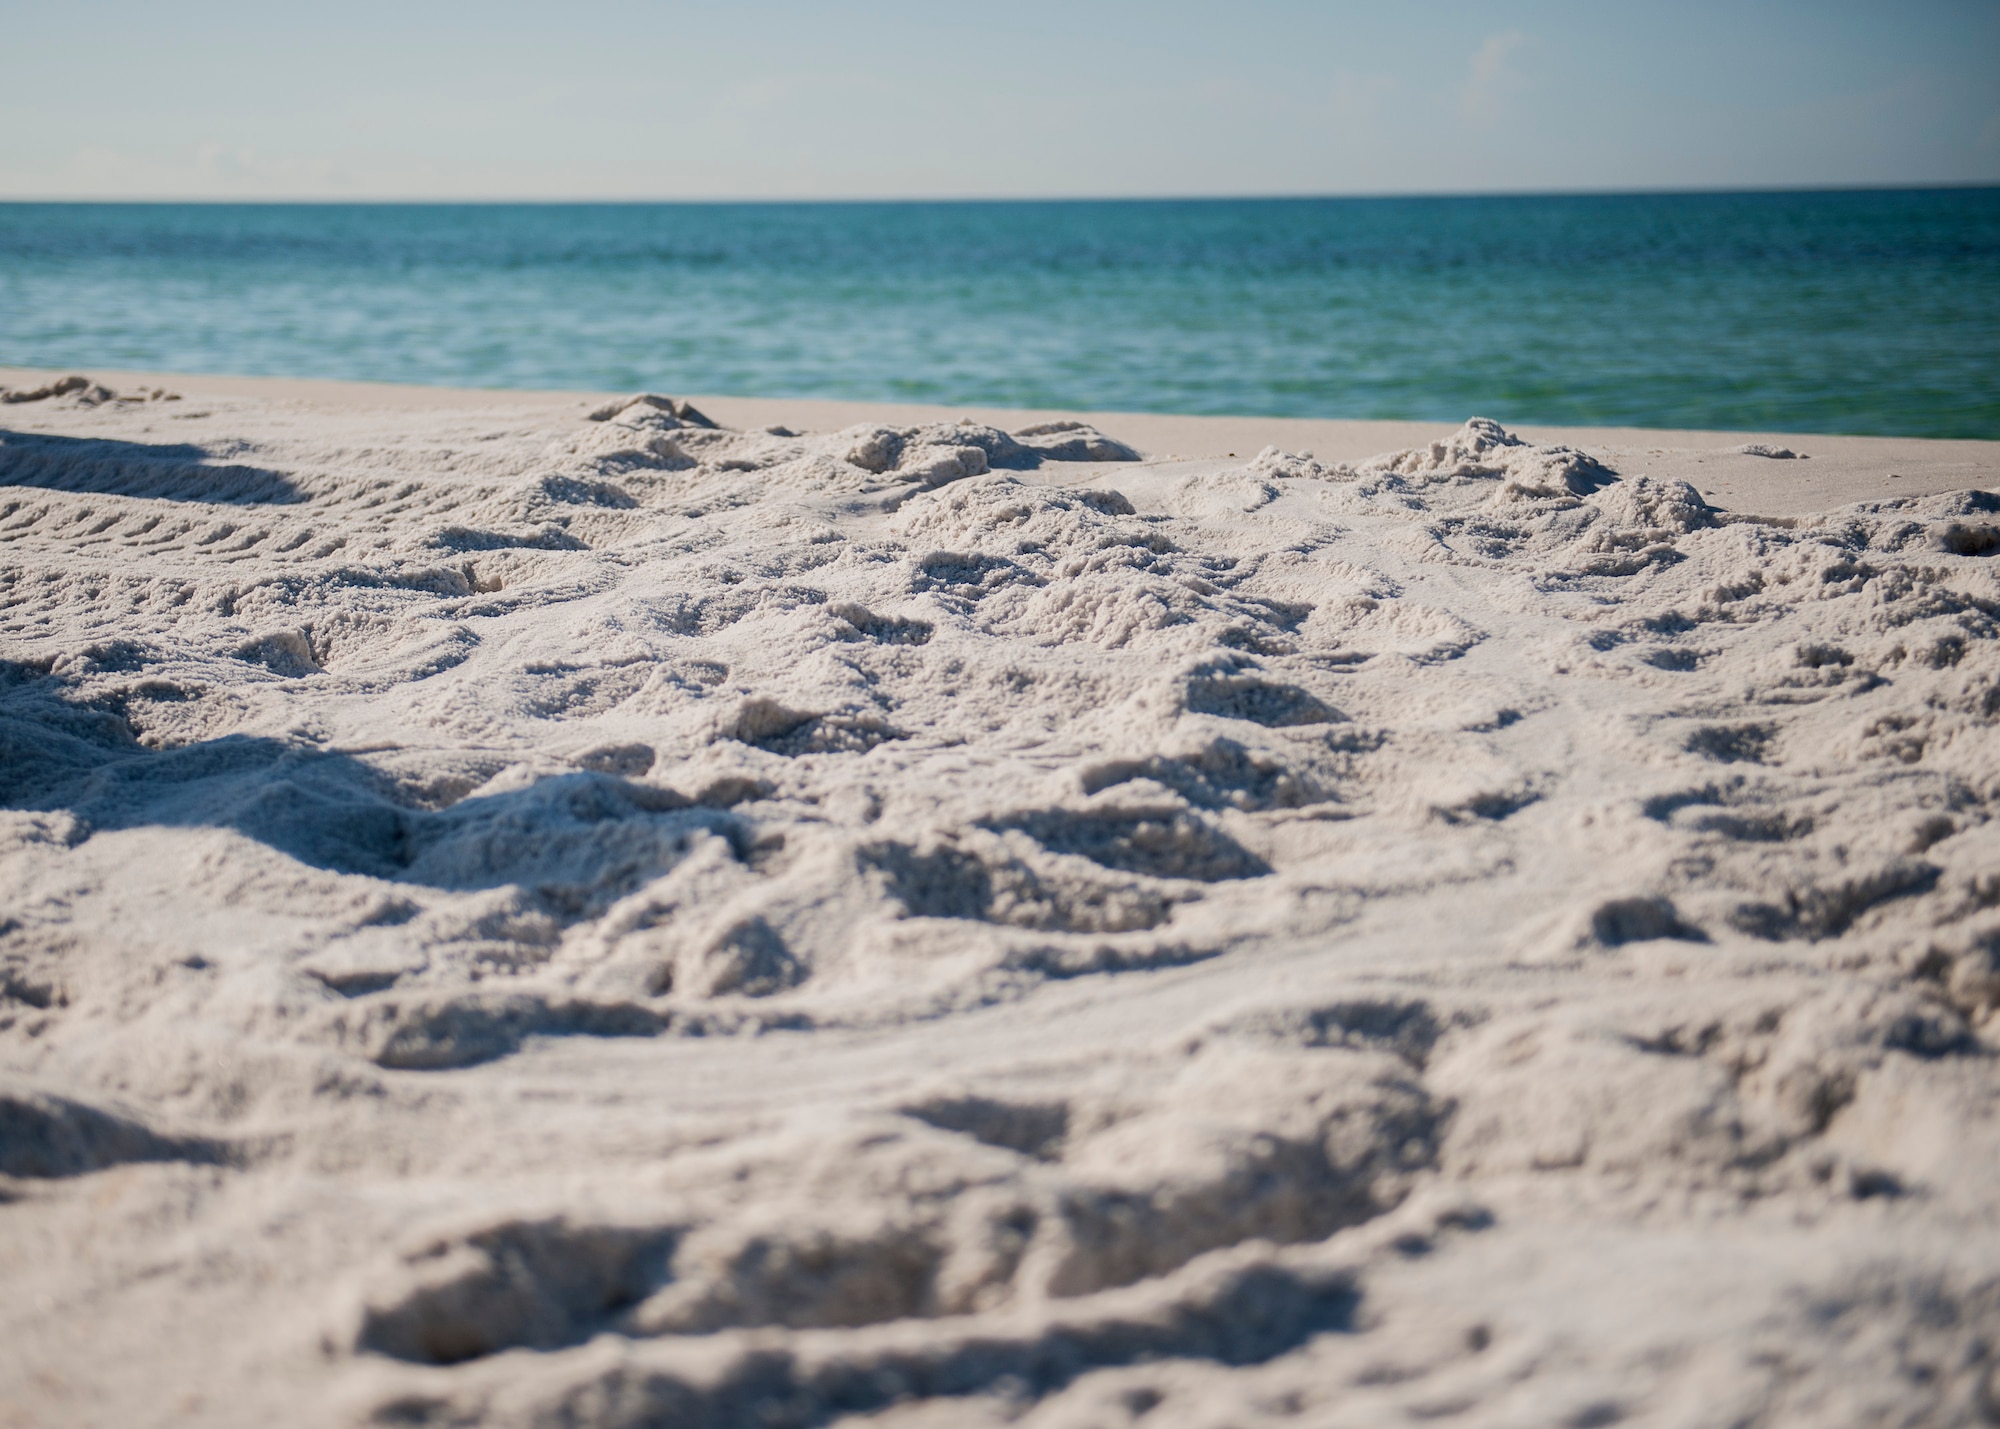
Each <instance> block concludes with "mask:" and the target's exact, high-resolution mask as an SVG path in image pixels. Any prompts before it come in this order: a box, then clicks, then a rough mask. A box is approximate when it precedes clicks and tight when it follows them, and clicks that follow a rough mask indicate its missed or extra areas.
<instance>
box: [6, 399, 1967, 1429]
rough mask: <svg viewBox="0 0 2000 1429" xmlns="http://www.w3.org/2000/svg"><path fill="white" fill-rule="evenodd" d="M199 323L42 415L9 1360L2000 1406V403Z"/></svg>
mask: <svg viewBox="0 0 2000 1429" xmlns="http://www.w3.org/2000/svg"><path fill="white" fill-rule="evenodd" d="M100 376H103V377H104V379H105V381H106V382H107V383H108V384H109V386H110V387H111V388H115V389H116V390H118V391H120V392H123V393H125V394H127V395H128V396H131V395H136V393H137V390H138V389H139V388H141V387H157V386H159V385H160V383H161V381H162V380H163V379H143V378H139V377H136V376H132V375H115V376H106V375H104V374H100ZM41 380H43V378H42V377H41V376H35V375H31V374H21V373H12V374H0V383H7V384H10V385H12V386H13V387H15V388H16V389H20V388H24V387H32V386H34V385H36V384H37V383H39V382H40V381H41ZM173 386H174V388H175V390H176V391H178V392H180V393H181V394H182V397H181V400H179V401H166V400H152V401H145V400H133V401H123V402H121V401H110V400H101V399H102V398H103V396H104V395H105V389H102V388H98V389H85V390H84V391H82V392H70V393H66V394H61V395H56V396H51V397H45V398H42V399H40V400H34V401H20V402H12V403H9V404H8V405H4V406H0V543H4V545H0V550H4V553H5V554H4V558H0V609H3V610H4V616H0V620H4V625H0V631H3V632H4V645H0V861H4V862H0V867H4V879H0V894H4V898H5V902H4V905H0V1069H4V1070H0V1172H4V1173H5V1175H4V1176H0V1285H4V1287H5V1291H6V1293H5V1294H4V1296H0V1425H6V1426H15V1425H105V1426H112V1425H116V1426H134V1425H150V1424H169V1423H173V1424H179V1423H213V1424H231V1425H234V1424H241V1425H274V1424H285V1425H306V1426H313V1425H332V1424H350V1423H380V1424H397V1425H402V1424H419V1425H462V1424H496V1425H510V1426H511V1425H538V1426H540V1425H548V1426H556V1425H619V1426H637V1425H672V1426H708V1425H714V1426H734V1425H752V1424H754V1425H767V1426H780V1425H785V1426H790V1425H799V1426H804V1425H822V1424H832V1423H843V1424H853V1425H858V1424H863V1423H866V1424H869V1425H880V1426H900V1427H901V1429H910V1426H920V1425H921V1426H946V1425H950V1426H981V1425H997V1424H1001V1423H1012V1424H1019V1425H1027V1426H1034V1429H1054V1426H1079V1429H1080V1426H1100V1425H1125V1424H1132V1423H1143V1424H1145V1425H1147V1426H1161V1425H1171V1426H1182V1425H1186V1426H1204V1427H1205V1429H1221V1426H1250V1425H1266V1424H1300V1425H1306V1424H1310V1425H1314V1426H1321V1425H1336V1426H1347V1425H1351V1426H1368V1425H1382V1424H1395V1423H1405V1422H1414V1421H1425V1422H1433V1421H1434V1422H1443V1423H1450V1424H1476V1425H1509V1426H1512V1425H1519V1426H1540V1425H1572V1426H1586V1425H1609V1424H1614V1423H1616V1424H1646V1425H1677V1426H1680V1425H1684V1426H1689V1427H1690V1429H1693V1427H1694V1426H1709V1425H1718V1424H1741V1425H1760V1426H1763V1425H1799V1426H1804V1425H1847V1424H1855V1425H1859V1424H1895V1425H1917V1424H1925V1425H1929V1424H1971V1423H1979V1422H1990V1421H1991V1419H1992V1418H1993V1417H1994V1416H1995V1415H1996V1414H2000V1368H1996V1366H2000V1219H1997V1218H1996V1211H2000V1192H1996V1189H1995V1172H1996V1170H2000V1125H1996V1121H1995V1103H1996V1092H2000V1076H1996V1072H1995V1067H1994V1062H1993V1060H1992V1051H1993V1049H1992V1046H1991V1043H1990V1041H1989V1040H1988V1035H1989V1033H1990V1032H1991V1031H1992V1030H1993V1029H1994V1028H1995V1026H1996V1025H2000V1024H1995V1023H1993V1022H1992V1020H1991V1019H1992V1017H1993V1014H1994V1010H1995V1006H1996V1004H1997V1003H2000V823H1996V822H1995V820H1994V817H1993V816H1994V814H1995V811H1996V810H2000V734H1996V724H2000V641H1996V634H2000V561H1996V560H1995V559H1994V556H1995V554H1996V552H2000V499H1996V498H1995V497H1994V496H1992V495H1990V494H1985V493H1984V492H1981V491H1979V490H1977V489H1972V488H1978V487H1982V486H1984V487H1989V488H1993V487H2000V450H1996V446H1995V445H1994V444H1983V443H1971V442H1957V443H1924V442H1914V441H1876V442H1871V441H1868V440H1864V439H1853V438H1850V439H1833V438H1820V437H1791V436H1783V435H1782V434H1778V435H1760V436H1745V435H1743V434H1733V435H1727V436H1725V435H1719V434H1690V433H1637V432H1617V433H1569V434H1558V433H1549V432H1543V431H1540V430H1535V431H1531V432H1528V433H1525V434H1524V435H1526V436H1528V437H1530V438H1532V439H1533V443H1542V444H1541V445H1536V444H1533V443H1531V442H1521V443H1518V444H1515V443H1512V442H1510V439H1508V438H1506V437H1505V436H1503V435H1502V434H1501V433H1499V431H1498V429H1496V428H1493V427H1491V426H1490V425H1488V426H1479V425H1472V426H1468V427H1467V428H1466V429H1465V430H1463V431H1461V432H1460V433H1458V434H1456V435H1455V436H1452V435H1449V434H1447V433H1444V432H1442V431H1433V430H1431V429H1428V428H1415V427H1401V426H1396V425H1392V424H1364V423H1354V424H1342V423H1299V422H1279V421H1261V420H1250V419H1240V420H1239V419H1175V418H1111V417H1103V418H1099V419H1096V420H1097V423H1098V425H1099V426H1101V427H1102V428H1103V429H1104V431H1105V432H1106V433H1108V439H1107V438H1106V437H1104V436H1100V435H1098V434H1097V433H1096V432H1094V431H1092V430H1090V429H1087V428H1085V429H1076V428H1067V429H1060V430H1054V431H1041V432H1034V431H1028V432H1026V433H1025V434H1023V435H1021V436H1019V437H1018V439H1016V438H1010V437H1008V436H1006V435H1004V434H1003V433H1002V432H1001V431H999V430H996V429H995V428H994V427H992V426H952V425H948V424H945V423H943V422H941V421H937V420H935V418H936V416H937V415H938V414H935V413H907V412H906V413H900V414H899V413H895V412H892V411H888V410H886V409H879V408H878V409H865V410H864V409H857V408H852V407H843V406H840V405H838V404H828V403H807V402H793V403H783V402H750V401H725V400H720V399H717V400H714V401H713V402H712V403H711V402H710V401H707V400H698V401H697V403H696V405H697V406H699V407H701V408H703V409H704V410H706V411H708V412H709V414H710V415H711V416H713V417H714V418H716V419H717V420H720V421H723V422H726V423H729V424H731V425H732V426H737V427H742V428H746V429H747V430H740V431H730V430H713V429H708V428H703V427H698V426H690V425H686V424H684V423H683V422H681V421H680V420H679V419H677V418H676V417H674V416H673V415H671V413H670V412H669V411H667V410H662V409H661V408H660V407H658V406H649V405H646V404H639V405H637V406H632V407H627V408H625V409H624V410H623V411H622V412H619V413H617V414H615V415H610V416H608V418H607V419H605V420H590V419H589V417H588V416H587V415H586V414H587V413H588V411H589V409H590V408H591V407H592V406H594V405H595V403H594V402H593V401H591V400H586V399H582V398H579V397H577V396H575V395H572V394H539V395H531V394H463V393H460V394H449V393H436V392H430V393H414V392H412V391H409V390H407V389H368V388H359V387H340V386H336V385H334V384H276V383H255V382H235V383H231V382H227V381H221V380H217V379H197V378H188V379H179V380H177V381H175V382H174V383H173ZM613 405H615V404H613ZM954 415H955V414H954ZM971 415H973V416H974V417H975V418H977V419H981V420H986V421H999V422H1000V423H1001V425H1004V426H1006V427H1008V428H1009V429H1012V430H1014V431H1016V432H1021V430H1022V429H1023V428H1024V427H1032V426H1033V425H1034V422H1033V420H1032V419H1030V418H1027V417H1024V416H1022V415H1021V414H1007V415H1006V416H1005V417H1004V419H1002V418H1001V417H999V416H998V414H986V413H973V414H971ZM864 418H866V420H864ZM917 418H922V419H923V420H922V421H918V420H916V419H917ZM885 421H886V422H890V423H892V425H883V423H884V422H885ZM779 422H789V423H790V424H791V426H792V427H794V428H796V429H798V430H800V431H806V430H808V429H810V430H812V431H813V432H815V433H816V434H815V435H809V436H796V437H795V436H790V435H783V434H771V433H767V432H762V431H759V430H756V428H759V427H762V426H766V425H773V424H776V423H779ZM831 428H845V430H838V431H833V430H829V429H831ZM1432 438H1437V439H1438V440H1437V441H1436V444H1431V439H1432ZM1558 438H1561V439H1564V440H1567V441H1569V442H1571V443H1572V444H1573V445H1574V447H1577V448H1581V450H1572V449H1565V448H1561V447H1555V446H1551V445H1548V443H1550V442H1552V441H1554V440H1557V439H1558ZM1121 440H1122V441H1125V442H1130V443H1132V444H1133V445H1134V446H1135V447H1136V448H1137V449H1138V450H1139V451H1142V452H1144V453H1146V454H1147V455H1146V458H1145V459H1144V460H1131V459H1126V460H1112V459H1111V458H1118V457H1127V456H1130V455H1132V454H1131V453H1127V452H1123V451H1120V450H1119V449H1118V447H1117V445H1116V442H1117V441H1121ZM1267 442H1268V443H1271V444H1273V445H1274V446H1277V447H1282V448H1284V449H1285V450H1284V451H1278V450H1272V451H1265V452H1263V453H1262V454H1261V455H1258V452H1259V449H1260V448H1261V447H1262V446H1263V445H1264V444H1265V443H1267ZM1419 443H1422V445H1419ZM1746 444H1751V445H1760V446H1764V447H1767V448H1778V447H1786V448H1790V449H1791V450H1792V451H1795V452H1798V453H1800V454H1801V456H1800V457H1793V458H1787V457H1778V456H1769V455H1758V454H1755V453H1752V452H1744V451H1738V450H1732V449H1733V448H1740V447H1742V446H1744V445H1746ZM1395 447H1403V448H1413V449H1410V450H1404V451H1402V452H1400V454H1397V453H1392V454H1391V455H1388V456H1383V457H1379V458H1376V459H1373V460H1363V459H1362V458H1364V457H1365V456H1366V455H1367V453H1368V452H1371V451H1380V450H1382V449H1384V448H1395ZM1303 448H1310V449H1311V450H1312V451H1313V452H1314V453H1316V459H1315V458H1309V457H1306V456H1303V455H1300V454H1298V453H1299V452H1300V451H1301V449H1303ZM1232 451H1233V452H1234V453H1235V455H1233V456H1232V455H1230V454H1229V453H1230V452H1232ZM1176 453H1179V454H1180V455H1179V456H1176V455H1175V454H1176ZM1287 453H1290V454H1287ZM1892 473H1894V475H1893V476H1892ZM1690 481H1691V482H1692V483H1693V485H1692V486H1690V485H1685V484H1683V482H1690ZM1697 488H1698V490H1697ZM1702 494H1706V495H1707V496H1708V497H1709V502H1708V503H1705V502H1704V501H1703V499H1702ZM1855 502H1858V503H1860V504H1844V503H1855ZM1718 508H1720V509H1718Z"/></svg>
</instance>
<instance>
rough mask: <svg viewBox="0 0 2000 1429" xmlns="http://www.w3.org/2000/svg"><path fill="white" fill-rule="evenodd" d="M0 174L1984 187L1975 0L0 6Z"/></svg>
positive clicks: (20, 193)
mask: <svg viewBox="0 0 2000 1429" xmlns="http://www.w3.org/2000/svg"><path fill="white" fill-rule="evenodd" d="M5 33H6V42H5V44H4V45H0V198H167V199H173V198H186V199H195V198H244V199H266V198H318V199H343V198H352V199H361V198H390V199H456V198H467V199H479V198H521V199H587V198H610V199H682V198H685V199H708V198H753V199H763V198H873V197H887V198H902V197H910V198H922V197H1016V196H1019V197H1033V196H1052V197H1067V196H1139V195H1197V194H1215V195H1233V194H1327V193H1425V192H1495V191H1510V190H1547V189H1601V188H1612V189H1620V188H1624V189H1629V188H1708V187H1744V186H1752V187H1761V186H1792V185H1848V184H1899V183H1965V182H1973V183H1995V182H2000V82H1996V80H1995V78H1994V76H1995V74H1996V73H2000V0H1902V3H1900V4H1896V5H1891V4H1887V3H1854V0H1735V3H1717V0H1683V3H1679V4H1673V5H1662V4H1650V5H1643V6H1642V5H1631V4H1604V3H1602V0H1599V3H1594V4H1592V3H1559V2H1558V0H1548V2H1547V3H1504V0H1489V3H1472V2H1471V0H1465V3H1431V4H1409V5H1403V4H1342V3H1318V4H1313V3H1303V0H1235V3H1231V4H1200V3H1179V0H1152V3H1127V0H1063V2H1062V3H1054V0H1010V3H1006V4H984V5H962V4H952V3H916V2H915V0H856V3H849V4H843V5H838V6H835V5H827V4H824V3H821V4H812V3H806V0H736V3H732V4H729V5H714V4H708V5H687V4H636V3H618V0H572V3H570V4H567V5H564V6H560V7H558V6H554V5H549V4H545V3H544V4H527V3H514V0H494V3H489V4H485V5H479V6H474V5H469V4H463V3H459V4H443V3H425V0H399V2H398V3H395V4H389V3H384V0H345V3H343V4H340V5H337V6H326V5H321V6H312V7H307V6H304V5H296V4H282V3H280V4H270V3H268V0H267V3H264V4H259V5H252V4H247V3H239V0H182V3H180V4H176V5H174V6H171V7H162V6H160V5H158V4H157V0H153V3H148V4H144V5H141V4H138V3H133V2H132V0H94V3H93V4H91V5H90V6H88V7H87V8H78V7H74V6H70V7H63V6H53V5H40V6H33V7H30V6H27V5H24V4H20V3H16V4H14V5H11V6H9V7H8V14H7V22H6V31H5Z"/></svg>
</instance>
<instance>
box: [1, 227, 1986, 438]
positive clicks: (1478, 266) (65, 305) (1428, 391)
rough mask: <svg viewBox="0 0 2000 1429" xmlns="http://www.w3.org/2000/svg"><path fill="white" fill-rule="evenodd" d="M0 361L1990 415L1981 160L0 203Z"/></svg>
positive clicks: (1514, 412) (1146, 407)
mask: <svg viewBox="0 0 2000 1429" xmlns="http://www.w3.org/2000/svg"><path fill="white" fill-rule="evenodd" d="M0 364H14V365H28V366H39V367H81V368H88V367H91V366H101V367H135V368H157V369H166V370H178V371H189V372H201V371H207V372H231V373H254V374H273V375H288V376H320V377H350V378H368V379H375V380H381V381H391V382H415V383H438V384H451V385H464V386H494V387H573V388H592V389H595V388H611V389H633V388H652V389H658V390H667V391H686V392H728V393H740V394H764V395H773V396H816V397H848V398H864V399H905V400H920V401H934V402H946V403H965V404H982V405H999V406H1055V407H1080V408H1104V409H1124V410H1138V411H1166V412H1238V413H1264V414H1273V415H1292V416H1327V417H1405V418H1421V419H1434V420H1446V421H1457V420H1460V419H1462V418H1464V417H1465V416H1467V415H1469V414H1471V413H1480V414H1483V415H1487V416H1493V417H1498V418H1500V419H1501V420H1503V421H1538V422H1566V423H1594V424H1630V425H1639V426H1665V427H1720V428H1752V427H1762V428H1778V429H1792V430H1804V431H1823V432H1877V433H1893V434H1904V435H1919V436H1972V437H1991V438H2000V189H1957V190H1942V191H1925V192H1917V191H1892V192H1881V191H1876V192H1851V193H1789V194H1678V195H1649V196H1589V197H1505V198H1421V199H1292V200H1275V199H1274V200H1252V201H1235V200H1231V201H1186V202H1107V203H909V204H661V205H641V204H615V205H437V206H429V205H425V206H411V205H222V204H214V205H210V204H158V205H153V204H132V205H78V204H0Z"/></svg>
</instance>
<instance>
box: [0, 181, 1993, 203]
mask: <svg viewBox="0 0 2000 1429" xmlns="http://www.w3.org/2000/svg"><path fill="white" fill-rule="evenodd" d="M1991 189H2000V179H1957V180H1936V181H1922V182H1893V183H1892V182H1881V183H1843V184H1828V183H1798V184H1724V185H1662V186H1635V187H1629V188H1627V187H1591V188H1519V189H1356V190H1348V191H1344V192H1252V193H1187V194H1096V195H1093V194H1040V195H1037V194H956V195H910V194H903V195H860V196H853V195H850V196H844V197H826V196H821V197H772V196H768V195H765V196H737V197H730V196H722V195H710V196H702V197H678V198H640V197H630V196H627V197H595V198H587V197H571V198H550V197H539V198H537V197H500V196H485V197H464V198H411V197H408V196H401V197H368V196H341V197H334V196H330V195H324V194H322V195H294V196H280V195H262V196H257V197H244V196H227V195H204V196H198V197H164V196H130V195H127V196H123V197H102V196H99V197H77V196H68V197H32V196H30V197H13V196H7V195H0V207H13V206H20V207H30V206H32V207H41V208H54V207H64V206H68V207H84V206H92V207H111V206H127V207H146V206H162V207H163V206H168V205H203V206H211V207H238V208H255V207H279V206H285V207H306V206H325V207H336V206H341V205H350V206H357V207H358V206H364V205H365V206H369V207H400V208H454V207H464V208H474V207H481V208H498V207H504V206H514V207H536V208H561V207H601V208H613V207H631V208H642V207H644V208H664V207H676V206H681V207H718V208H719V207H725V206H740V207H753V206H763V207H774V208H775V207H782V206H795V207H796V206H807V205H812V206H836V205H852V206H857V207H858V206H862V205H871V204H881V205H887V204H896V205H917V204H1063V203H1074V204H1089V203H1097V204H1113V203H1130V204H1145V203H1325V202H1338V201H1394V200H1399V199H1521V198H1700V197H1730V196H1736V197H1756V196H1760V195H1771V196H1778V195H1807V194H1829V195H1830V194H1859V193H1944V192H1977V191H1980V190H1991Z"/></svg>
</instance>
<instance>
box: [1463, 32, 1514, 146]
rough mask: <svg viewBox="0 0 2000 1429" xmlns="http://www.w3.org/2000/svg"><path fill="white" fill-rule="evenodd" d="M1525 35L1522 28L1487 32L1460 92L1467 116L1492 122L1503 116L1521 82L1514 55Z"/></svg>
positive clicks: (1479, 121)
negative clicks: (1509, 97) (1507, 101)
mask: <svg viewBox="0 0 2000 1429" xmlns="http://www.w3.org/2000/svg"><path fill="white" fill-rule="evenodd" d="M1525 38H1526V37H1525V36H1524V35H1522V33H1521V32H1520V31H1519V30H1503V31H1501V32H1500V33H1499V34H1497V35H1488V36H1487V37H1486V38H1485V40H1483V41H1481V43H1480V46H1479V48H1478V49H1477V50H1476V51H1474V52H1473V56H1472V70H1471V73H1470V74H1468V75H1467V76H1466V80H1465V89H1464V91H1463V92H1462V93H1461V94H1460V95H1459V106H1460V108H1461V109H1463V110H1464V111H1465V117H1466V118H1467V119H1470V120H1472V121H1473V122H1474V123H1475V124H1491V123H1493V122H1494V121H1496V120H1497V119H1499V118H1500V114H1501V110H1502V109H1503V107H1504V106H1505V104H1506V100H1507V97H1508V95H1509V94H1511V93H1512V92H1513V91H1514V90H1516V89H1518V88H1520V85H1521V76H1520V74H1519V72H1518V71H1516V70H1515V68H1514V65H1513V55H1514V52H1515V51H1516V50H1518V49H1520V47H1521V44H1522V42H1523V40H1524V39H1525Z"/></svg>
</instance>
